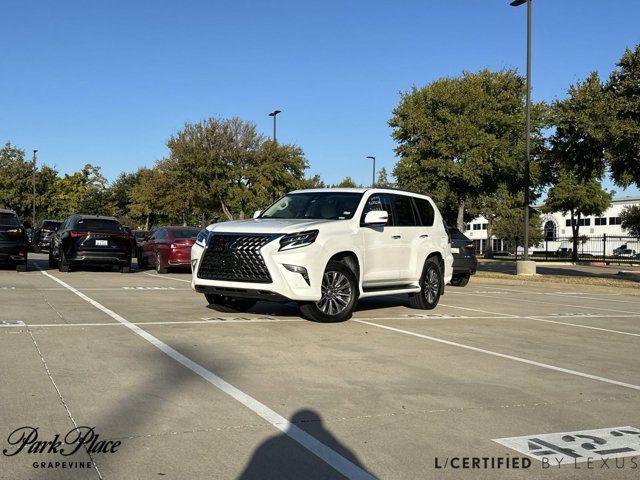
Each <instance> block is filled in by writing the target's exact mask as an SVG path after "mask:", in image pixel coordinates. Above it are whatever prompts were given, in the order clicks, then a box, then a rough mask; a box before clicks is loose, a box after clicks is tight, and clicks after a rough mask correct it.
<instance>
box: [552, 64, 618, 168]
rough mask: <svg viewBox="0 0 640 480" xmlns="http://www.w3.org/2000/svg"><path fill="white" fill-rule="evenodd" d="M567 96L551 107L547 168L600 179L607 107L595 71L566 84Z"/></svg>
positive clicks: (603, 154) (606, 128)
mask: <svg viewBox="0 0 640 480" xmlns="http://www.w3.org/2000/svg"><path fill="white" fill-rule="evenodd" d="M568 94H569V96H568V97H567V98H565V99H563V100H559V101H556V102H554V104H553V106H552V117H553V124H554V126H555V133H554V134H553V135H552V136H551V139H550V151H549V154H548V157H547V158H546V163H547V171H549V172H554V171H555V170H557V169H558V168H564V169H572V170H574V171H575V172H576V174H577V175H579V176H581V177H582V178H585V179H593V178H602V177H603V176H604V173H605V163H604V159H605V147H606V144H607V135H608V133H607V132H608V131H609V126H608V125H609V123H610V120H611V108H610V106H609V102H608V99H607V98H606V97H605V95H604V90H603V87H602V84H601V82H600V78H599V77H598V74H597V73H595V72H594V73H592V74H591V75H589V76H588V77H587V79H586V80H584V81H583V82H578V83H577V84H575V85H572V86H571V87H569V90H568Z"/></svg>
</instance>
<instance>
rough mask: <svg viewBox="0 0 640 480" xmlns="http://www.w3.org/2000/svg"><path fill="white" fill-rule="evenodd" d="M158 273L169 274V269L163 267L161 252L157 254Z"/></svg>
mask: <svg viewBox="0 0 640 480" xmlns="http://www.w3.org/2000/svg"><path fill="white" fill-rule="evenodd" d="M156 272H158V273H167V267H165V266H164V265H162V255H160V252H158V253H156Z"/></svg>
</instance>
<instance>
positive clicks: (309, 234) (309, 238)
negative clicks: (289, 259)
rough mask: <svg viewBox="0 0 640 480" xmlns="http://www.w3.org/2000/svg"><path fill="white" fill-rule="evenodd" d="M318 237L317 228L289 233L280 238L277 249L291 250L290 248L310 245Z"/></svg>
mask: <svg viewBox="0 0 640 480" xmlns="http://www.w3.org/2000/svg"><path fill="white" fill-rule="evenodd" d="M316 238H318V230H309V231H306V232H298V233H290V234H289V235H285V236H284V237H282V238H281V239H280V248H279V249H278V250H291V249H292V248H300V247H306V246H307V245H311V244H312V243H313V242H315V241H316Z"/></svg>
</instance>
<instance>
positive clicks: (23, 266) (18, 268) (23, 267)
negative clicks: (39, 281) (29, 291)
mask: <svg viewBox="0 0 640 480" xmlns="http://www.w3.org/2000/svg"><path fill="white" fill-rule="evenodd" d="M26 271H27V262H24V263H18V264H17V265H16V272H26Z"/></svg>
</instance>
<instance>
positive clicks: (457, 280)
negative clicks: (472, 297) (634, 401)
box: [451, 274, 471, 287]
mask: <svg viewBox="0 0 640 480" xmlns="http://www.w3.org/2000/svg"><path fill="white" fill-rule="evenodd" d="M470 278H471V275H468V274H467V275H461V276H459V277H453V278H452V279H451V285H453V286H454V287H466V286H467V283H469V279H470Z"/></svg>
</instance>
